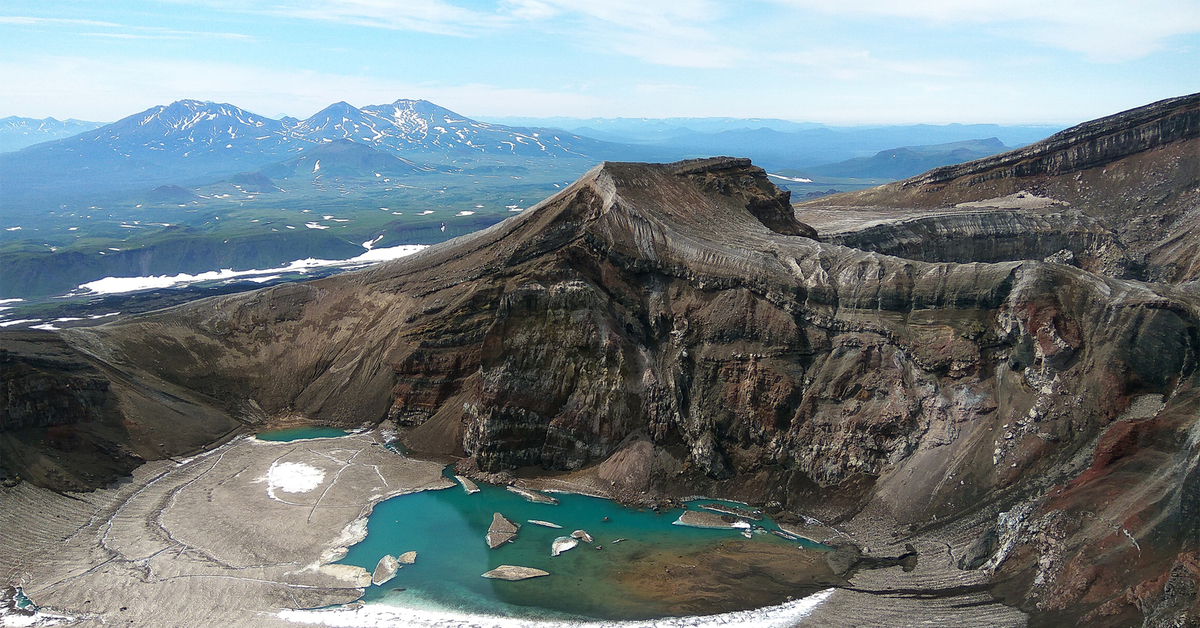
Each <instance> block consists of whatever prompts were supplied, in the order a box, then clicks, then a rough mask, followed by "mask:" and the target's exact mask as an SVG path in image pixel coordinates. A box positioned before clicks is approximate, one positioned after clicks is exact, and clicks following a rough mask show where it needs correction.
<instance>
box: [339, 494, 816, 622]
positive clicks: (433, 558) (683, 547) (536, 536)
mask: <svg viewBox="0 0 1200 628" xmlns="http://www.w3.org/2000/svg"><path fill="white" fill-rule="evenodd" d="M447 475H448V476H449V473H448V471H447ZM479 488H480V492H478V493H475V494H470V495H468V494H467V493H466V492H465V491H464V490H463V489H462V488H461V487H458V486H455V487H453V488H449V489H445V490H436V491H423V492H419V493H413V494H409V495H402V496H399V497H394V498H391V499H389V500H386V501H384V502H381V503H379V504H377V505H376V506H375V508H374V511H373V512H372V514H371V515H370V517H369V518H368V521H367V536H366V538H365V539H364V540H362V541H361V542H359V543H357V544H356V545H354V546H352V547H350V548H349V551H348V553H347V554H346V556H345V557H344V558H343V559H342V560H341V561H339V562H341V563H344V564H350V565H357V566H359V567H362V568H364V569H366V570H367V571H368V572H371V571H374V570H375V566H376V564H377V563H378V562H379V559H380V558H382V557H383V556H384V555H389V554H390V555H392V556H398V555H400V554H402V553H404V552H408V551H416V552H417V560H416V564H413V565H405V566H403V567H402V568H401V569H400V570H399V571H398V572H397V573H396V576H395V577H394V578H393V579H392V580H390V581H388V582H386V583H384V584H383V585H382V586H371V587H368V588H367V590H366V592H365V594H364V596H363V601H365V602H374V603H384V604H390V605H397V606H407V607H413V608H426V609H431V610H446V611H455V612H461V613H470V614H483V615H500V616H508V617H519V618H527V619H559V620H564V619H608V620H613V619H619V620H626V619H650V618H655V617H665V616H670V615H678V614H680V613H679V612H677V610H673V607H671V606H670V605H669V604H668V603H666V602H665V601H661V600H656V599H654V597H653V596H651V595H639V594H638V593H639V590H638V589H637V588H634V589H631V588H630V583H629V581H628V578H627V577H626V578H625V579H624V580H623V574H624V575H625V576H627V575H628V573H629V572H630V571H631V570H636V569H637V568H638V567H639V566H641V567H645V565H647V564H649V561H651V560H653V558H654V557H656V556H662V555H664V554H665V553H670V552H678V553H679V554H680V557H681V558H682V556H683V555H684V554H687V553H689V552H695V551H697V550H699V549H703V548H717V547H718V546H720V545H721V544H722V543H728V542H734V541H737V542H740V543H745V544H753V547H760V548H763V549H771V550H773V551H775V552H776V553H783V556H784V557H785V559H786V558H787V557H788V554H786V552H795V554H796V556H797V557H800V556H801V555H804V554H810V555H811V553H809V552H805V551H803V550H801V545H802V544H803V545H804V546H805V547H813V546H814V545H813V544H811V543H808V542H806V541H803V540H801V541H788V540H785V539H783V538H779V537H777V536H775V535H773V534H769V533H767V532H766V531H767V530H777V529H778V528H777V527H776V526H775V525H774V524H773V523H772V522H771V521H770V520H769V519H767V518H764V519H763V520H762V521H758V522H754V523H755V525H757V526H761V527H762V528H765V530H761V531H758V532H756V533H755V534H753V539H752V540H750V541H747V540H745V539H744V538H743V537H742V535H741V533H740V532H739V531H738V530H732V529H701V528H691V527H685V526H679V525H673V523H674V522H675V521H676V520H677V519H678V518H679V516H680V514H681V513H682V512H683V509H674V510H670V511H664V512H661V513H659V512H655V511H653V510H640V509H636V508H629V507H625V506H622V505H620V504H618V503H616V502H613V501H610V500H606V499H600V498H595V497H587V496H583V495H574V494H562V493H556V494H554V497H555V498H557V499H558V500H559V504H557V505H552V504H538V503H531V502H528V501H526V500H525V499H524V498H522V497H521V496H519V495H516V494H514V493H512V492H509V491H507V490H505V489H504V488H503V487H497V486H489V485H486V484H481V485H480V486H479ZM713 501H715V500H697V501H694V502H690V503H689V504H688V508H689V509H698V507H699V504H701V503H711V502H713ZM725 503H727V504H728V502H725ZM496 512H499V513H501V514H503V515H504V516H505V517H507V518H508V519H509V520H511V521H513V522H514V523H517V524H519V525H520V531H519V533H518V534H517V537H516V539H515V540H514V541H513V542H511V543H507V544H504V545H502V546H500V547H498V548H496V549H489V548H488V546H487V543H486V542H485V541H484V536H485V535H486V533H487V530H488V526H489V525H491V522H492V514H493V513H496ZM530 519H535V520H542V521H548V522H552V523H556V524H558V525H561V526H562V528H561V529H552V528H548V527H543V526H540V525H536V524H533V523H529V520H530ZM577 529H582V530H585V531H586V532H588V533H589V534H590V535H591V536H592V537H593V542H592V543H585V542H582V541H581V542H580V543H579V545H578V547H575V548H574V549H572V550H570V551H567V552H564V553H563V554H561V555H559V556H557V557H554V556H551V544H552V543H553V541H554V539H555V538H557V537H560V536H567V535H570V534H571V532H572V531H573V530H577ZM619 539H624V540H620V541H618V540H619ZM614 541H618V542H614ZM758 544H766V545H758ZM767 545H769V546H771V547H769V548H768V547H767ZM597 547H600V548H602V549H597ZM815 547H819V546H815ZM671 558H674V556H672V557H671ZM822 562H823V561H822ZM500 565H518V566H523V567H533V568H536V569H542V570H545V571H548V572H550V574H551V575H550V576H546V577H541V578H534V579H531V580H523V581H519V582H508V581H503V580H491V579H487V578H482V577H481V575H482V574H483V573H484V572H487V571H489V570H491V569H494V568H496V567H498V566H500ZM805 593H806V592H802V591H797V592H796V597H801V596H802V595H804V594H805ZM675 608H677V607H675Z"/></svg>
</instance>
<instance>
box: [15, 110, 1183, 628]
mask: <svg viewBox="0 0 1200 628" xmlns="http://www.w3.org/2000/svg"><path fill="white" fill-rule="evenodd" d="M1135 119H1137V120H1141V118H1135ZM1171 141H1174V140H1171ZM787 200H788V199H787V197H786V194H783V193H780V192H779V191H778V190H776V189H775V188H774V186H773V185H772V184H770V183H769V181H768V180H767V178H766V176H765V173H764V172H763V171H762V170H761V169H759V168H756V167H754V166H752V165H751V164H750V163H749V162H748V161H746V160H739V159H727V158H718V159H712V160H700V161H693V162H683V163H679V164H669V165H648V164H627V163H606V164H604V165H602V166H599V167H597V168H595V169H593V170H592V171H590V172H589V173H587V174H586V175H585V176H584V177H582V178H581V179H580V180H579V181H577V182H576V183H574V184H573V185H571V186H570V187H568V188H567V189H565V190H563V191H562V192H560V193H559V194H557V195H555V196H554V197H551V198H549V199H547V200H545V201H543V202H542V203H539V204H538V205H537V206H535V207H532V208H530V209H528V210H526V211H524V212H523V213H522V214H521V215H519V216H517V217H514V218H512V219H510V220H508V221H505V222H503V223H501V224H498V225H496V226H494V227H491V228H489V229H486V230H484V231H481V232H478V233H475V234H472V235H470V236H465V237H462V238H458V239H455V240H452V241H449V242H447V243H444V244H442V245H438V246H435V247H431V248H429V249H426V250H425V251H423V252H421V253H419V254H416V255H414V256H412V257H409V258H405V259H403V260H400V261H397V262H393V263H389V264H385V265H381V266H377V267H375V268H372V269H369V270H365V271H360V272H356V273H351V274H347V275H341V276H337V277H332V278H328V279H323V280H318V281H314V282H309V283H305V284H295V285H286V286H278V287H274V288H270V289H266V290H262V291H258V292H254V293H249V294H239V295H234V296H226V297H217V298H213V299H207V300H204V301H199V302H195V303H192V304H188V305H185V306H181V307H177V308H173V309H171V310H164V311H161V312H156V313H151V314H146V315H141V316H137V317H133V318H130V319H127V320H124V321H120V322H118V323H114V324H109V325H105V326H101V327H95V328H79V329H73V330H68V331H64V332H62V337H63V338H64V339H65V340H66V341H67V342H68V343H69V344H70V345H71V346H72V347H73V348H74V349H75V350H76V351H78V352H79V354H80V355H81V356H83V357H81V358H80V359H83V360H86V361H87V362H88V363H90V364H93V365H94V366H95V367H96V368H97V369H98V370H100V371H101V372H103V373H105V376H106V377H107V379H108V380H109V381H110V382H112V390H110V392H109V395H110V396H111V397H113V398H114V399H116V400H118V401H119V402H121V403H120V404H119V406H120V408H122V409H124V408H142V409H143V410H142V411H141V413H140V414H138V415H137V416H132V417H127V418H126V420H125V424H126V425H131V426H137V427H138V429H144V430H157V432H156V433H163V432H164V431H168V430H172V429H174V430H179V433H178V434H177V435H176V436H174V437H173V439H172V440H170V441H169V442H161V443H159V444H160V446H161V451H159V452H157V453H158V455H167V454H170V453H172V451H176V452H177V451H180V450H183V449H185V448H186V447H189V446H195V445H196V444H200V443H203V442H204V440H205V439H206V438H210V439H211V438H215V437H214V436H213V433H214V432H220V429H219V428H220V427H221V426H226V425H230V424H236V422H237V421H242V422H247V423H253V422H256V421H261V420H264V419H265V418H267V417H278V416H283V415H290V414H297V413H298V414H302V415H305V416H307V417H310V418H313V419H317V420H322V421H327V422H330V423H336V424H346V425H351V424H361V423H363V422H376V421H382V420H385V419H392V420H394V421H396V422H398V423H399V424H401V425H402V426H404V428H405V435H404V438H405V441H406V443H407V444H408V445H409V446H410V447H412V448H413V449H416V450H419V451H424V452H430V453H442V454H453V455H459V456H462V457H464V461H463V462H462V463H460V467H461V468H462V469H463V470H464V471H470V470H475V471H477V472H482V473H499V474H503V473H505V472H507V471H508V470H511V469H514V468H517V467H522V466H531V465H533V466H540V467H542V468H544V469H550V470H565V471H571V470H576V473H577V474H578V476H579V477H587V476H589V474H591V476H590V477H593V479H595V480H596V481H597V482H598V483H599V482H602V483H603V484H604V485H605V486H607V487H608V489H607V490H610V491H611V493H613V494H616V495H624V496H627V497H631V498H637V499H658V498H660V497H671V496H681V495H690V494H707V495H713V496H725V497H731V498H738V499H744V500H748V501H751V502H753V503H756V504H762V505H769V506H770V508H771V509H772V511H773V512H777V513H784V516H788V515H787V513H791V516H799V517H807V518H812V519H822V520H824V521H825V522H826V523H828V524H832V525H834V526H850V527H855V526H857V529H868V528H869V529H872V530H876V533H874V534H875V536H874V537H872V538H875V539H878V543H876V542H874V541H872V542H871V543H869V544H868V543H866V542H863V541H861V540H860V541H857V542H856V545H858V546H860V547H859V548H858V549H854V552H858V553H854V552H849V551H848V550H847V551H846V552H841V550H839V552H841V553H839V554H838V556H839V557H840V558H838V560H839V561H842V562H845V565H843V566H844V567H845V569H846V570H854V569H856V566H863V565H868V566H869V565H876V566H879V567H880V568H881V569H886V568H889V567H891V566H898V565H900V564H901V562H902V561H901V558H904V560H910V559H912V556H913V555H914V553H915V554H918V555H919V556H918V560H919V561H924V562H922V563H921V564H922V565H926V566H928V565H942V567H939V568H938V569H940V570H941V571H938V570H936V569H935V570H934V572H931V573H933V575H928V576H926V575H921V578H924V579H921V578H918V579H916V580H911V581H906V582H908V584H906V585H905V586H906V587H907V588H909V589H910V592H911V593H912V594H914V595H918V596H926V597H938V596H943V597H954V596H956V595H965V594H966V593H967V592H978V591H990V592H991V594H992V595H995V596H997V597H999V598H1000V599H1003V600H1004V601H1005V602H1006V603H1007V604H1010V605H1012V606H1014V607H1017V608H1020V609H1022V610H1023V611H1024V612H1026V613H1028V614H1029V616H1030V617H1031V618H1032V622H1033V623H1034V624H1039V625H1062V624H1064V623H1067V624H1070V623H1076V622H1083V623H1087V624H1088V625H1112V626H1117V625H1128V624H1130V623H1132V622H1135V621H1137V622H1140V621H1143V620H1145V621H1146V622H1147V624H1148V625H1153V626H1158V625H1163V626H1165V625H1175V624H1173V623H1171V622H1174V621H1176V619H1178V618H1180V617H1182V618H1184V621H1192V622H1194V621H1196V618H1197V617H1200V615H1198V614H1197V613H1198V607H1197V605H1198V604H1200V598H1198V597H1197V594H1196V591H1197V590H1198V588H1200V571H1198V570H1197V569H1196V565H1197V564H1198V563H1197V552H1198V551H1200V547H1197V539H1198V538H1200V530H1197V528H1196V522H1197V521H1200V519H1198V518H1197V516H1196V515H1197V514H1198V512H1197V509H1198V508H1200V501H1198V499H1200V497H1198V495H1200V369H1198V368H1197V366H1198V365H1200V292H1198V291H1197V289H1196V287H1195V285H1194V284H1179V285H1171V284H1152V283H1143V282H1139V281H1135V280H1130V279H1118V278H1114V277H1111V276H1108V275H1105V274H1100V273H1095V272H1091V271H1089V270H1086V269H1083V268H1077V267H1074V266H1070V265H1066V264H1061V263H1055V262H1043V261H1039V260H1013V261H997V262H993V263H984V262H978V261H972V262H968V263H957V262H949V261H945V262H930V261H921V260H913V259H904V258H900V257H895V256H889V255H883V254H881V253H878V252H872V251H865V250H862V249H861V248H852V247H848V246H842V245H839V244H833V243H829V242H820V241H818V240H815V239H813V238H812V237H811V236H813V235H815V232H814V231H813V230H812V228H811V227H810V226H809V225H807V224H805V222H803V221H800V220H797V219H796V217H795V216H794V215H792V214H791V213H790V212H788V211H786V208H787ZM1073 206H1075V207H1077V206H1076V205H1073ZM1087 216H1090V214H1087V213H1086V212H1084V217H1076V218H1072V220H1075V224H1076V225H1077V227H1078V229H1077V230H1078V231H1079V232H1080V233H1084V234H1090V236H1089V237H1095V238H1098V239H1100V238H1104V237H1108V236H1107V232H1106V230H1105V229H1104V228H1102V227H1098V226H1097V225H1095V224H1094V223H1093V222H1091V221H1089V220H1088V219H1087V218H1086V217H1087ZM964 228H965V227H964ZM1109 231H1111V229H1110V230H1109ZM912 232H913V233H916V234H918V235H914V236H913V237H914V238H916V239H917V240H920V237H921V236H920V235H919V233H918V232H919V229H916V228H913V229H912ZM1097 241H1099V240H1097ZM1053 246H1056V245H1052V246H1050V247H1049V248H1053ZM1005 256H1006V255H1000V256H998V257H1005ZM137 399H141V400H142V401H141V402H139V403H134V400H137ZM139 404H140V405H139ZM156 404H157V405H156ZM151 408H167V409H170V410H171V411H173V412H174V414H167V413H165V412H159V413H154V412H151V411H150V409H151ZM122 411H124V412H126V414H127V415H128V414H130V413H129V412H128V411H126V410H122ZM192 415H195V417H198V418H193V416H192ZM198 425H199V426H205V427H204V429H200V428H198V427H196V426H198ZM189 430H190V431H189ZM131 440H132V441H136V442H139V443H145V442H146V439H145V438H143V437H140V436H137V437H134V436H131ZM152 440H156V439H152ZM141 451H143V452H144V453H142V455H146V456H149V455H151V454H154V453H155V452H153V451H150V450H149V449H147V448H145V447H144V446H143V449H142V450H141ZM7 460H8V459H7V458H6V463H5V464H8V462H7ZM896 544H898V547H905V546H906V545H907V546H912V547H914V548H915V549H912V550H911V551H908V550H903V549H901V550H897V552H896V553H897V554H900V553H901V552H904V557H901V556H897V557H895V560H893V559H891V558H888V557H886V556H884V557H883V558H880V557H878V556H875V555H873V554H872V551H875V552H878V551H879V550H880V547H883V548H887V547H890V546H892V545H896ZM868 545H875V546H876V547H875V548H874V550H872V549H871V548H870V547H867V546H868ZM943 546H944V548H943ZM939 548H941V549H939ZM884 551H885V552H886V551H891V550H887V549H885V550H884ZM943 554H945V555H943ZM847 556H850V558H848V559H846V560H845V561H843V560H842V559H843V558H846V557H847ZM905 557H907V558H905ZM921 557H923V558H921ZM889 561H890V562H889ZM831 564H832V563H831ZM839 564H840V563H839ZM905 564H907V563H905ZM907 569H908V567H905V570H906V571H907ZM917 573H918V574H925V573H926V572H924V571H921V570H920V569H918V571H917ZM956 574H961V575H956ZM856 582H859V581H856ZM862 582H870V578H867V580H863V581H862ZM964 582H969V583H971V584H970V586H966V585H964V584H963V583H964ZM893 584H894V583H893ZM858 586H859V587H860V588H861V589H863V590H866V589H867V588H869V587H868V586H867V585H866V584H859V585H858ZM888 588H893V589H894V588H895V587H894V586H892V585H887V586H883V585H881V586H880V591H883V590H884V589H888Z"/></svg>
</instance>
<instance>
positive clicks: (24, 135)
mask: <svg viewBox="0 0 1200 628" xmlns="http://www.w3.org/2000/svg"><path fill="white" fill-rule="evenodd" d="M104 124H105V123H103V122H87V121H84V120H76V119H74V118H68V119H66V120H56V119H54V118H43V119H41V120H38V119H36V118H18V117H17V116H9V117H7V118H0V153H5V152H8V151H13V150H18V149H21V148H25V147H26V146H32V145H34V144H40V143H42V142H49V141H50V140H56V139H59V138H63V137H70V136H72V135H77V134H79V133H83V132H84V131H91V130H92V129H98V128H100V127H102V126H104Z"/></svg>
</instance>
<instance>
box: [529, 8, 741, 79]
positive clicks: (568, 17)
mask: <svg viewBox="0 0 1200 628" xmlns="http://www.w3.org/2000/svg"><path fill="white" fill-rule="evenodd" d="M506 6H507V7H508V10H509V11H510V13H511V15H513V17H515V18H524V19H526V20H528V21H530V22H533V24H532V25H533V26H535V27H538V28H542V29H545V30H548V31H551V32H555V33H557V34H559V35H562V36H563V37H564V38H569V39H570V40H572V41H574V42H576V43H577V45H580V46H583V47H585V48H588V49H592V50H595V51H597V52H600V53H617V54H620V55H624V56H627V57H632V58H635V59H641V60H642V61H646V62H649V63H652V64H655V65H663V66H670V67H682V68H728V67H734V66H737V65H739V64H741V63H744V62H746V61H747V60H748V59H750V57H751V55H750V53H749V51H748V50H746V49H745V48H744V47H743V46H740V45H738V44H737V43H736V41H735V40H736V39H737V37H734V36H732V35H731V34H730V32H729V29H728V28H726V24H725V23H724V22H723V21H722V18H723V17H724V16H725V13H724V9H723V8H722V7H721V6H720V5H718V4H715V3H713V2H708V1H706V0H676V1H675V2H645V1H639V0H509V1H508V2H506Z"/></svg>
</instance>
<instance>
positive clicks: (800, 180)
mask: <svg viewBox="0 0 1200 628" xmlns="http://www.w3.org/2000/svg"><path fill="white" fill-rule="evenodd" d="M767 176H768V177H775V178H776V179H783V180H784V181H792V182H795V183H812V182H813V181H812V179H805V178H803V177H785V176H783V175H781V174H771V173H769V172H768V173H767Z"/></svg>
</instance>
